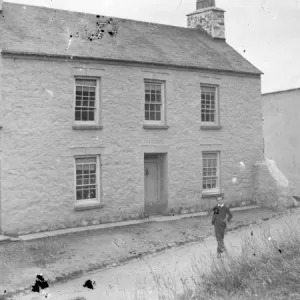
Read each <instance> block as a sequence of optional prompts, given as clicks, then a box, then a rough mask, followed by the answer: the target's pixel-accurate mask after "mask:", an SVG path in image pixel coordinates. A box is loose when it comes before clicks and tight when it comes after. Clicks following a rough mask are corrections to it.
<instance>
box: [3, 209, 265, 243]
mask: <svg viewBox="0 0 300 300" xmlns="http://www.w3.org/2000/svg"><path fill="white" fill-rule="evenodd" d="M259 207H260V206H258V205H251V206H242V207H235V208H231V211H240V210H249V209H256V208H259ZM207 215H208V212H198V213H190V214H182V215H174V216H153V217H150V218H149V219H148V218H147V219H142V220H132V221H124V222H116V223H106V224H99V225H91V226H84V227H75V228H67V229H59V230H53V231H46V232H38V233H32V234H26V235H19V236H18V240H21V241H31V240H36V239H42V238H47V237H53V236H59V235H64V234H70V233H76V232H82V231H92V230H99V229H106V228H113V227H121V226H129V225H139V224H144V223H150V222H169V221H175V220H181V219H186V218H193V217H200V216H207ZM9 239H10V238H9Z"/></svg>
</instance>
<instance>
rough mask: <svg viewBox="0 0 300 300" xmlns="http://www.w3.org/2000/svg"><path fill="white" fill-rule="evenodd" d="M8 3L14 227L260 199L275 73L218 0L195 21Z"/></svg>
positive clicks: (4, 106) (17, 230) (7, 167)
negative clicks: (265, 113) (245, 42)
mask: <svg viewBox="0 0 300 300" xmlns="http://www.w3.org/2000/svg"><path fill="white" fill-rule="evenodd" d="M0 3H1V6H0V7H1V9H0V49H1V57H0V101H1V106H0V122H1V123H0V125H1V130H0V135H1V140H0V150H1V152H0V154H1V178H0V184H1V193H0V195H1V196H0V197H1V198H0V216H1V219H0V227H1V228H0V229H1V231H2V233H4V234H25V233H31V232H38V231H46V230H54V229H61V228H67V227H75V226H86V225H91V224H99V223H107V222H118V221H123V220H128V219H140V218H143V217H144V216H145V215H160V214H161V215H168V214H176V213H186V212H195V211H206V210H207V209H209V207H210V206H211V205H212V203H211V201H212V200H211V199H215V198H216V197H219V196H221V197H224V199H225V200H226V201H228V202H229V203H235V204H236V205H240V204H241V203H242V202H243V203H247V201H251V200H252V193H253V187H252V183H253V179H252V167H253V165H254V164H255V162H256V161H260V160H262V159H263V135H262V122H261V120H262V107H261V74H262V73H261V71H260V70H258V69H257V68H256V67H254V66H253V65H252V64H251V63H249V62H248V61H247V60H246V59H245V58H243V57H242V56H241V55H240V54H239V53H238V52H237V51H236V50H234V49H233V48H232V47H231V46H230V45H228V44H227V43H226V38H225V22H224V11H223V10H222V9H219V8H217V7H216V6H215V3H214V1H209V0H198V1H197V6H196V11H194V12H193V13H191V14H189V15H188V16H187V27H186V28H184V27H176V26H170V25H162V24H153V23H147V22H140V21H135V20H127V19H120V18H114V17H105V16H101V15H92V14H85V13H79V12H70V11H63V10H56V9H49V8H45V7H37V6H27V5H21V4H15V3H9V2H4V3H2V1H1V0H0Z"/></svg>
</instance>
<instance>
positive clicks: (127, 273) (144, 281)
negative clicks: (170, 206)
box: [13, 211, 300, 300]
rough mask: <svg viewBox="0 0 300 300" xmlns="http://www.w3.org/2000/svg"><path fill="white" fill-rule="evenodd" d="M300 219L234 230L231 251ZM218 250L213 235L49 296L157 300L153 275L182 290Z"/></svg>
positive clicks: (298, 215)
mask: <svg viewBox="0 0 300 300" xmlns="http://www.w3.org/2000/svg"><path fill="white" fill-rule="evenodd" d="M299 218H300V212H299V211H297V212H296V213H295V214H293V215H289V216H285V217H283V218H280V219H273V220H270V221H268V222H265V223H263V224H261V225H256V226H253V227H250V228H247V229H241V230H238V231H234V232H230V233H228V235H227V236H226V238H225V243H226V245H227V247H228V249H229V250H234V249H235V250H237V251H238V250H239V247H240V243H241V239H242V237H249V236H250V233H251V231H253V233H254V235H255V236H256V237H259V236H262V232H263V229H264V228H269V229H270V230H271V234H272V235H276V234H277V233H278V232H279V231H280V230H281V229H282V227H283V226H285V225H286V224H287V223H289V224H291V226H292V224H294V223H295V222H298V220H299ZM215 253H216V241H215V238H214V237H209V238H207V239H205V240H204V242H202V243H195V244H190V245H187V246H182V247H179V248H174V249H170V250H166V251H165V252H164V253H161V254H158V255H156V256H148V257H144V258H143V259H141V260H136V261H132V262H130V263H128V264H127V265H123V266H119V267H116V268H113V269H108V270H103V271H100V272H99V271H98V272H94V273H90V274H88V275H86V276H82V277H81V278H78V279H75V280H72V281H69V282H67V283H64V284H58V285H55V286H51V287H50V288H49V291H48V292H49V293H50V298H49V296H48V298H46V299H57V300H71V299H76V297H85V298H86V299H87V300H99V299H101V300H106V299H107V300H108V299H114V300H119V299H120V300H121V299H122V300H124V299H135V298H134V295H138V297H137V299H142V294H143V296H144V297H145V298H144V299H151V300H155V299H157V294H156V292H157V289H156V288H155V281H154V280H153V276H152V274H157V276H159V277H160V278H164V280H166V281H169V288H172V287H173V288H174V283H176V291H177V292H180V291H181V290H182V285H181V280H180V279H181V278H182V274H184V275H185V276H188V275H189V274H190V272H191V262H192V261H193V260H194V259H199V258H202V263H203V270H205V266H206V267H209V264H210V262H211V260H210V259H211V258H210V256H209V255H210V254H215ZM89 279H90V280H91V281H95V283H96V284H95V286H94V289H87V288H84V287H83V284H84V283H85V282H86V281H87V280H89ZM13 299H14V300H21V299H23V300H33V299H34V300H38V299H45V296H42V295H39V294H37V293H30V294H27V295H20V296H18V297H14V298H13ZM79 299H80V298H79ZM82 299H84V298H82Z"/></svg>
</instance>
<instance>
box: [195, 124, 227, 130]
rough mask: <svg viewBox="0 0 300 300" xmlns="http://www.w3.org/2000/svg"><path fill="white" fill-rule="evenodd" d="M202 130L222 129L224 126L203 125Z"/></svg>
mask: <svg viewBox="0 0 300 300" xmlns="http://www.w3.org/2000/svg"><path fill="white" fill-rule="evenodd" d="M200 128H201V130H220V129H222V126H220V125H201V127H200Z"/></svg>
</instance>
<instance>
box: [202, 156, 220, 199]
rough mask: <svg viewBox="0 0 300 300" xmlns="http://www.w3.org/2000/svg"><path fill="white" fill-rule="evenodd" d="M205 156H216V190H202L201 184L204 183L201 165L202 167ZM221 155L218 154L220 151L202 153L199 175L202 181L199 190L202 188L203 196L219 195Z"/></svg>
mask: <svg viewBox="0 0 300 300" xmlns="http://www.w3.org/2000/svg"><path fill="white" fill-rule="evenodd" d="M205 154H216V156H217V176H216V177H217V185H216V188H214V189H204V188H203V183H204V174H203V165H204V156H205ZM220 154H221V153H220V151H212V150H211V151H202V172H201V174H202V180H201V184H202V185H201V188H202V193H203V194H206V195H207V194H218V193H220V191H221V178H220V174H221V172H220V156H221V155H220ZM207 177H209V176H207Z"/></svg>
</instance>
